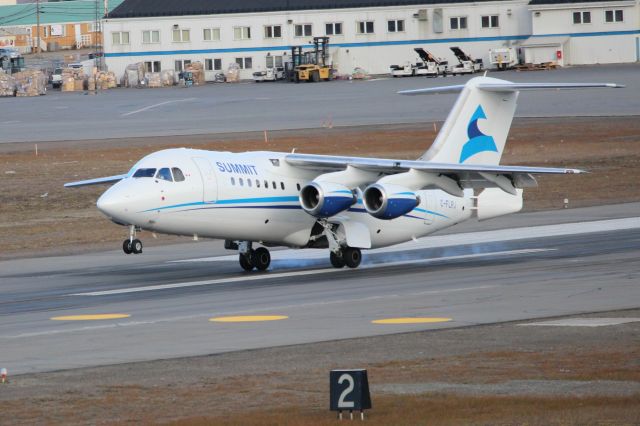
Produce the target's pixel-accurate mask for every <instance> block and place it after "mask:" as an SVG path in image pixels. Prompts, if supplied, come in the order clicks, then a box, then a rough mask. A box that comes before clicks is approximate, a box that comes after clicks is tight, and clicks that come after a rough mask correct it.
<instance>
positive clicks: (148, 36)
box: [142, 30, 160, 44]
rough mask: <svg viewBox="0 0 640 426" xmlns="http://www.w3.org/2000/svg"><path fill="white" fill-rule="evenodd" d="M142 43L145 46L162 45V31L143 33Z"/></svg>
mask: <svg viewBox="0 0 640 426" xmlns="http://www.w3.org/2000/svg"><path fill="white" fill-rule="evenodd" d="M142 42H143V43H144V44H148V43H160V31H157V30H149V31H143V32H142Z"/></svg>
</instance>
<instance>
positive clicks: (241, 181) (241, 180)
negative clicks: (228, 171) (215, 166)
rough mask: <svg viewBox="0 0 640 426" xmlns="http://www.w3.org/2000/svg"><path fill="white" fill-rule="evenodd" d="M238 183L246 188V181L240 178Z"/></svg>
mask: <svg viewBox="0 0 640 426" xmlns="http://www.w3.org/2000/svg"><path fill="white" fill-rule="evenodd" d="M238 181H239V182H240V186H244V179H242V178H240V179H238Z"/></svg>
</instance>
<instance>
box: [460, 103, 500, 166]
mask: <svg viewBox="0 0 640 426" xmlns="http://www.w3.org/2000/svg"><path fill="white" fill-rule="evenodd" d="M480 119H482V120H486V119H487V116H486V115H485V113H484V110H483V109H482V106H480V105H478V108H477V109H476V112H474V113H473V115H472V116H471V121H469V126H468V127H467V137H468V138H469V140H468V141H467V142H466V143H465V144H464V145H463V146H462V152H460V161H459V162H460V163H464V162H465V161H467V159H469V157H473V156H474V155H476V154H479V153H481V152H485V151H491V152H498V147H497V146H496V143H495V142H494V140H493V137H491V136H487V135H485V134H484V133H482V132H481V131H480V129H478V120H480Z"/></svg>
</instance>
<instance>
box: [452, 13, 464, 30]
mask: <svg viewBox="0 0 640 426" xmlns="http://www.w3.org/2000/svg"><path fill="white" fill-rule="evenodd" d="M449 23H450V25H451V29H452V30H466V29H467V17H466V16H454V17H452V18H450V19H449Z"/></svg>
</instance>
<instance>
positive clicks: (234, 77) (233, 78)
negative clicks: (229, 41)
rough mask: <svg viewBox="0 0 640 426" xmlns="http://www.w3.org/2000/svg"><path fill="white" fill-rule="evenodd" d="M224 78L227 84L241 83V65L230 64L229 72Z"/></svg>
mask: <svg viewBox="0 0 640 426" xmlns="http://www.w3.org/2000/svg"><path fill="white" fill-rule="evenodd" d="M224 77H225V80H226V81H227V83H237V82H239V81H240V65H238V64H236V63H235V62H234V63H232V64H229V68H228V69H227V72H226V73H225V75H224Z"/></svg>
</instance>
